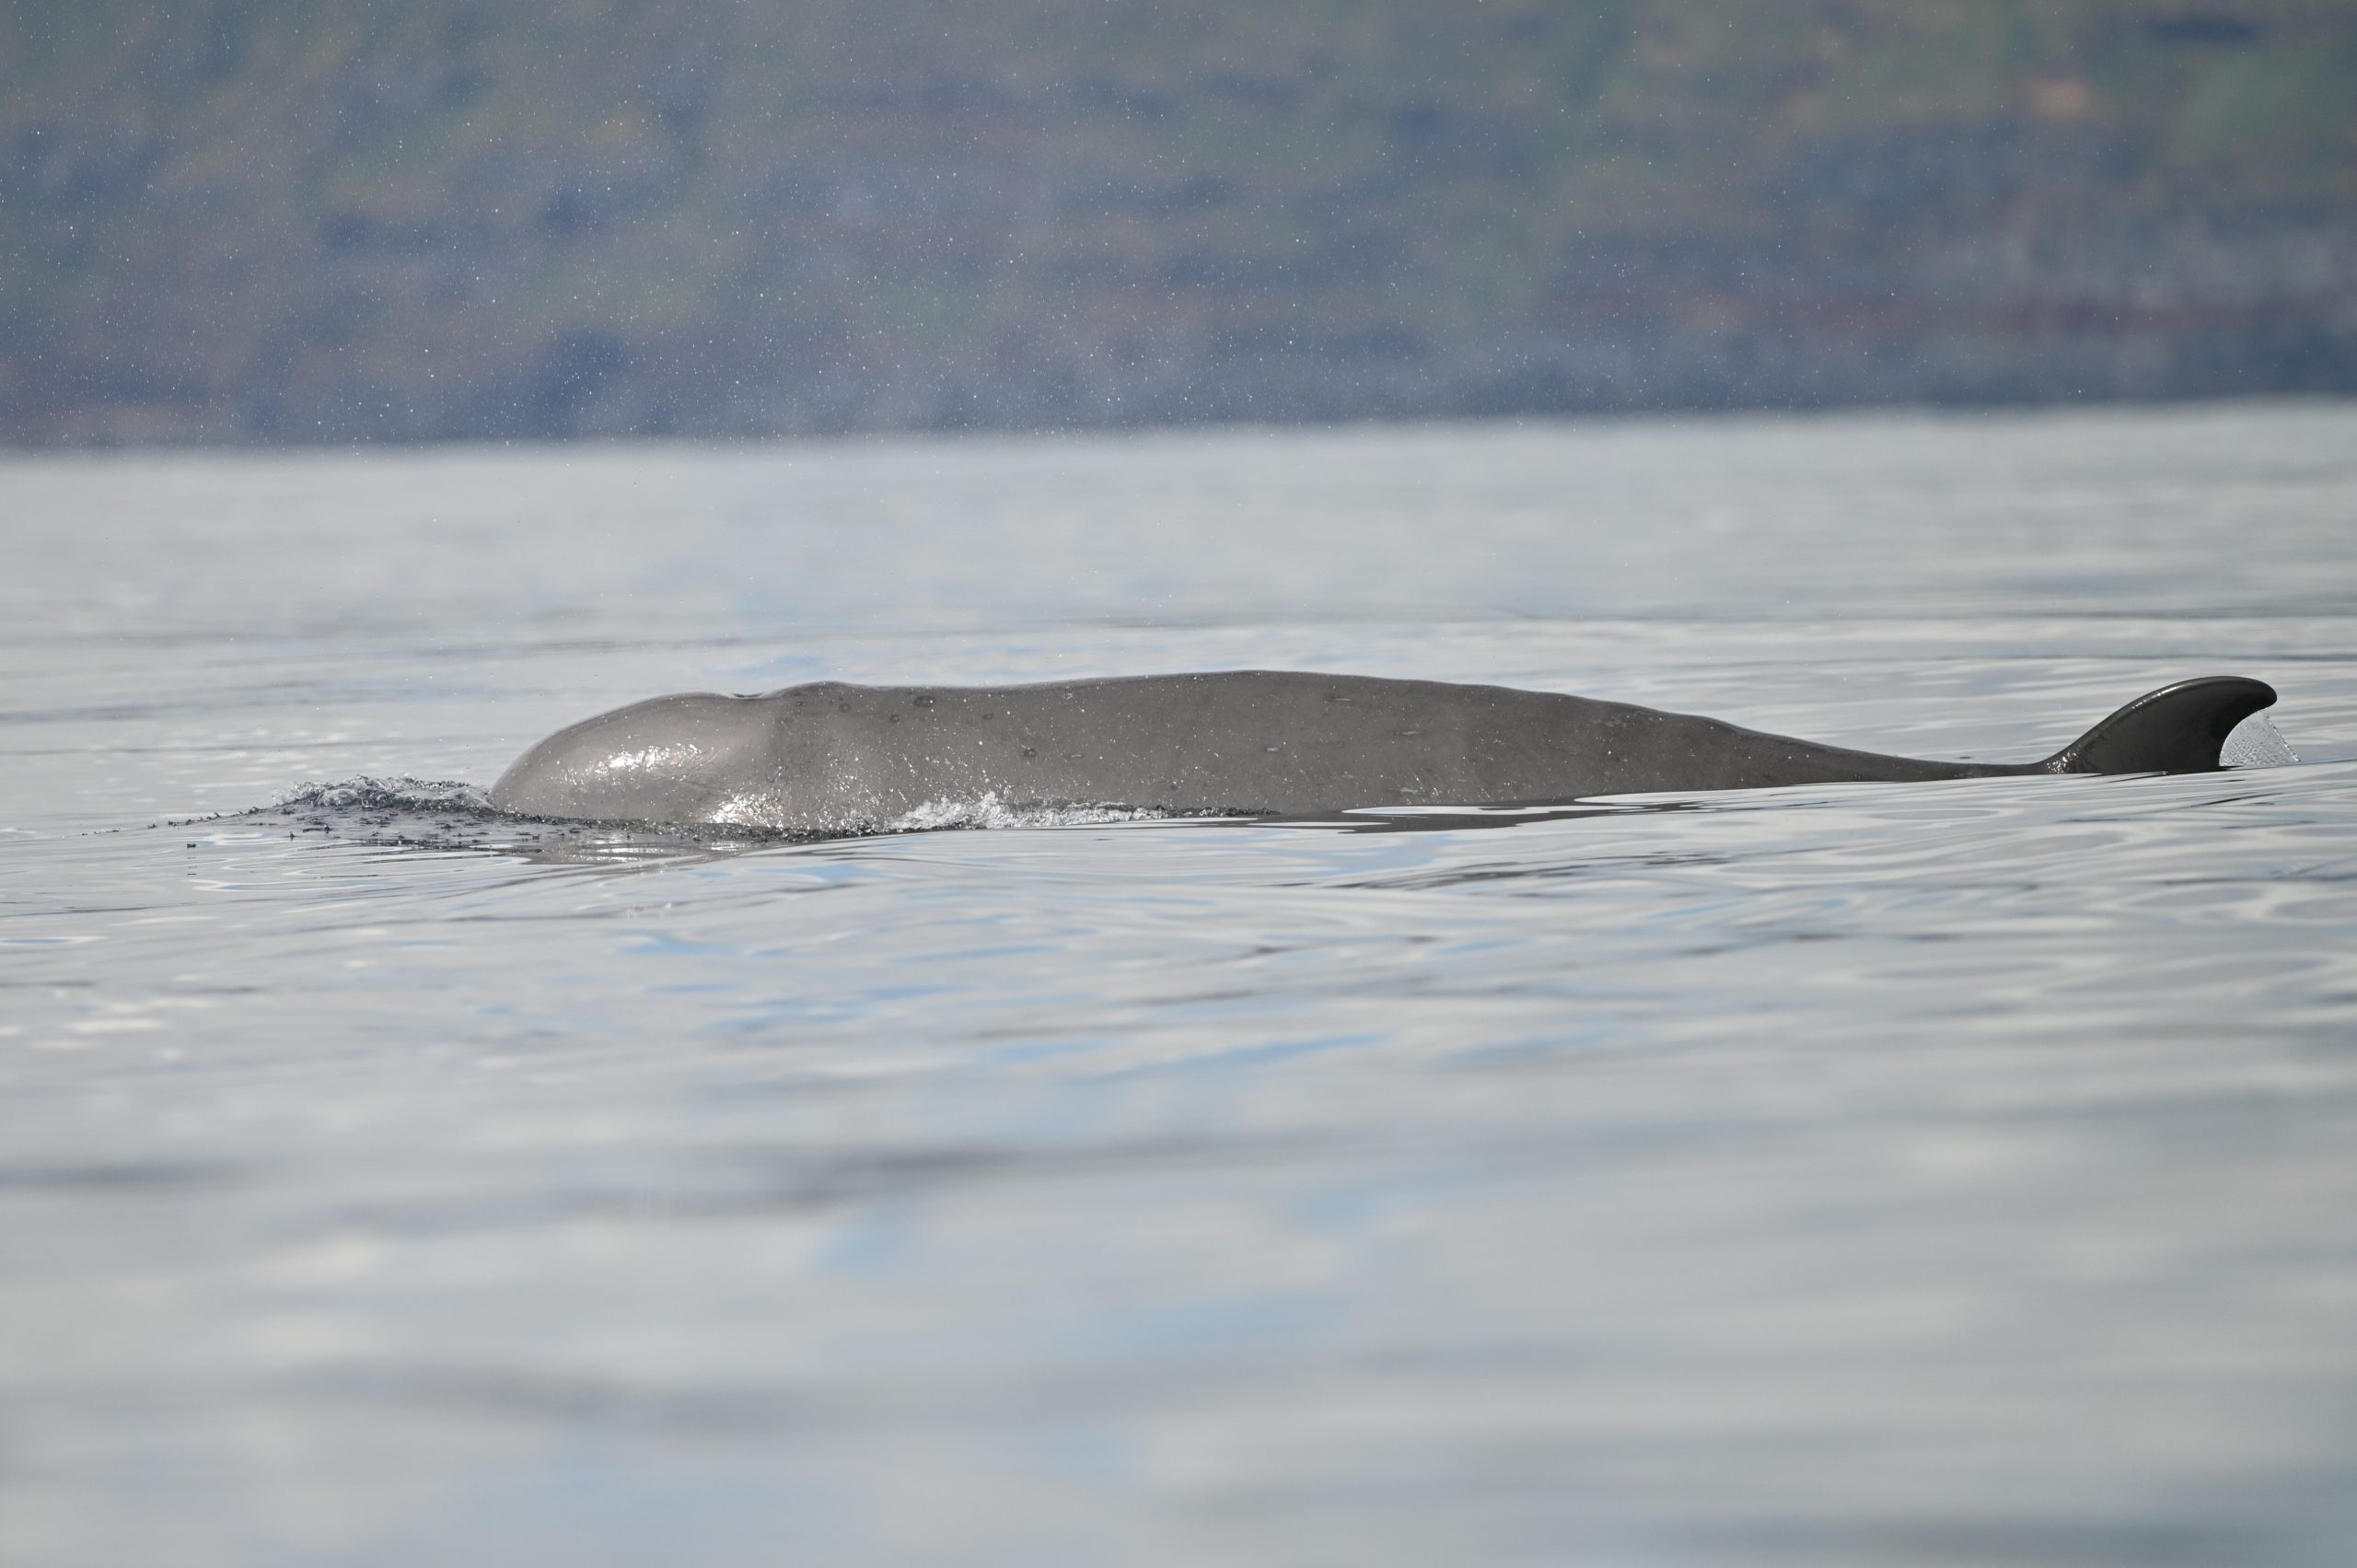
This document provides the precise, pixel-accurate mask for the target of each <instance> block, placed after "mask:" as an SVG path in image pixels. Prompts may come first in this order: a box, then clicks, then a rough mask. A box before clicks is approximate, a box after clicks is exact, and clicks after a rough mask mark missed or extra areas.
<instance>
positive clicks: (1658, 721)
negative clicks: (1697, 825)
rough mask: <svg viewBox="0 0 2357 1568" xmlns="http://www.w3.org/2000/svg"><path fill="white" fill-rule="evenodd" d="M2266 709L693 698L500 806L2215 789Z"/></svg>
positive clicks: (1396, 801)
mask: <svg viewBox="0 0 2357 1568" xmlns="http://www.w3.org/2000/svg"><path fill="white" fill-rule="evenodd" d="M2274 701H2275V692H2274V691H2273V689H2272V688H2270V687H2269V686H2267V685H2265V684H2264V683H2262V682H2260V681H2257V680H2247V679H2240V678H2237V677H2230V676H2212V677H2208V678H2205V679H2199V680H2187V681H2182V682H2179V683H2178V684H2177V685H2175V686H2169V687H2165V688H2163V689H2162V690H2160V691H2154V692H2152V693H2150V694H2149V695H2146V696H2143V697H2139V698H2138V699H2137V700H2136V701H2134V702H2132V703H2129V704H2128V705H2127V706H2126V707H2124V708H2122V709H2120V710H2119V712H2118V713H2115V714H2112V715H2111V716H2110V717H2109V718H2107V719H2105V720H2104V721H2103V722H2102V723H2101V724H2098V725H2096V726H2095V727H2094V728H2093V729H2091V730H2089V731H2087V733H2086V734H2084V735H2083V736H2081V737H2080V738H2078V739H2077V740H2074V741H2073V742H2072V743H2071V744H2070V745H2068V746H2066V747H2064V748H2063V749H2061V750H2060V751H2058V752H2056V753H2055V754H2054V755H2053V756H2051V757H2048V758H2046V759H2044V760H2042V761H2036V762H2023V763H2018V764H1995V763H1983V762H1938V761H1917V760H1915V759H1912V758H1907V757H1883V756H1876V755H1875V754H1874V753H1872V752H1866V751H1849V750H1844V749H1840V748H1839V747H1833V746H1818V745H1815V744H1812V743H1811V742H1808V741H1805V740H1794V739H1790V738H1786V737H1783V736H1780V735H1767V734H1763V733H1761V732H1760V731H1758V730H1750V729H1742V728H1739V727H1737V726H1735V725H1731V724H1724V723H1722V722H1720V721H1719V720H1717V719H1708V718H1696V717H1691V716H1689V715H1687V714H1666V713H1659V712H1656V711H1655V710H1654V709H1651V708H1641V707H1635V706H1632V705H1631V704H1628V703H1607V702H1598V701H1596V700H1593V699H1590V698H1585V697H1571V696H1563V695H1559V694H1556V693H1552V692H1545V691H1517V690H1515V689H1513V688H1510V687H1504V686H1464V685H1454V684H1449V683H1446V682H1442V681H1435V680H1387V679H1375V678H1373V677H1368V676H1353V675H1315V674H1306V673H1300V672H1293V671H1283V670H1228V671H1220V672H1214V673H1206V674H1199V675H1148V676H1130V677H1120V678H1115V679H1104V680H1072V681H1058V682H1053V683H1049V684H1042V685H1034V686H998V687H965V686H850V685H844V684H842V683H840V682H835V681H820V682H818V683H815V684H812V685H808V686H789V687H787V688H786V689H784V691H772V692H769V693H767V694H766V695H763V696H758V697H726V696H721V695H719V694H718V693H715V692H708V691H699V692H688V693H684V694H681V695H679V696H672V697H656V698H652V699H649V700H648V701H646V702H643V703H632V704H631V705H630V706H628V707H624V708H616V709H615V710H614V711H613V712H611V713H609V714H599V715H598V717H596V718H592V719H585V720H583V721H582V722H581V723H579V724H576V725H574V726H570V727H568V728H565V729H561V730H559V731H557V732H556V733H555V734H554V735H552V736H550V737H549V738H547V739H546V740H543V741H541V742H540V744H539V745H538V746H535V747H533V748H532V749H530V750H529V751H527V752H526V753H524V755H523V756H522V757H520V758H518V759H517V761H516V763H515V765H514V766H513V767H511V768H509V769H508V770H507V772H505V773H504V774H502V775H501V777H500V780H499V782H498V783H497V784H493V786H492V792H491V798H492V803H493V805H494V806H497V807H501V808H502V809H505V810H508V811H515V812H520V813H523V814H526V815H529V816H538V817H563V818H575V819H587V820H592V821H637V822H703V823H718V824H735V825H739V826H754V827H763V828H773V829H781V830H807V831H816V832H829V831H837V832H840V831H856V830H861V829H865V828H874V827H878V826H883V825H888V824H889V823H892V822H894V821H896V820H898V819H900V818H902V817H903V816H905V815H906V814H908V813H909V812H911V811H914V810H916V809H917V808H918V807H922V806H923V805H925V804H927V803H929V802H953V801H975V800H981V799H982V798H984V797H985V796H996V797H997V799H999V800H1000V801H1001V802H1004V803H1006V804H1009V805H1017V804H1033V803H1038V804H1052V805H1101V806H1123V807H1150V808H1155V809H1159V810H1165V811H1170V812H1173V813H1180V814H1186V813H1205V814H1209V813H1236V814H1244V815H1251V816H1288V815H1299V814H1303V813H1311V812H1323V811H1334V810H1340V809H1342V808H1346V807H1372V806H1409V805H1459V806H1470V805H1505V804H1532V803H1538V802H1563V801H1570V800H1576V799H1582V798H1585V797H1587V796H1599V795H1624V794H1633V793H1640V792H1644V791H1652V790H1711V789H1752V788H1759V787H1762V786H1766V785H1773V784H1852V783H1866V782H1871V781H1910V780H1922V779H1968V778H1990V777H1994V776H1999V775H2003V774H2013V773H2142V772H2162V773H2178V772H2210V771H2212V770H2214V769H2216V768H2217V767H2218V765H2219V761H2218V754H2219V749H2220V747H2221V746H2222V745H2223V742H2224V740H2225V738H2226V736H2227V734H2228V732H2229V731H2231V730H2232V729H2233V728H2234V727H2235V726H2236V725H2237V724H2239V723H2241V722H2242V721H2243V720H2244V719H2245V718H2247V717H2248V716H2249V715H2250V714H2254V713H2257V712H2258V710H2260V709H2261V708H2264V707H2267V706H2269V705H2270V704H2271V703H2273V702H2274Z"/></svg>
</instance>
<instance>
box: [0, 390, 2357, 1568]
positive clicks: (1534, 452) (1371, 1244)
mask: <svg viewBox="0 0 2357 1568" xmlns="http://www.w3.org/2000/svg"><path fill="white" fill-rule="evenodd" d="M0 528H5V536H0V537H5V540H6V561H7V565H8V570H7V572H6V574H5V575H4V576H0V659H5V668H6V686H5V712H4V713H0V808H4V809H0V900H4V901H0V917H5V918H0V986H5V989H0V1009H5V1011H0V1560H5V1561H6V1562H10V1563H11V1564H14V1563H17V1562H23V1563H52V1562H54V1563H69V1562H70V1563H83V1562H107V1563H134V1562H135V1563H159V1564H180V1563H190V1564H195V1563H224V1564H226V1563H238V1564H251V1563H261V1564H269V1563H294V1562H302V1563H367V1564H377V1563H393V1562H401V1563H411V1562H433V1563H436V1564H446V1563H514V1562H570V1563H586V1562H614V1563H644V1562H689V1561H692V1562H713V1563H725V1562H879V1563H884V1562H894V1563H897V1562H908V1563H918V1562H924V1563H936V1562H957V1563H977V1562H991V1563H1000V1562H1004V1563H1024V1564H1045V1563H1076V1564H1122V1563H1139V1564H1198V1563H1204V1562H1218V1563H1239V1564H1241V1563H1256V1564H1257V1563H1269V1564H1294V1563H1305V1564H1306V1563H1359V1562H1400V1563H1417V1564H1429V1563H1441V1562H1583V1563H1586V1562H1593V1563H1602V1564H1689V1563H1694V1564H1700V1563H1739V1564H1754V1563H1759V1564H1778V1565H1786V1564H1819V1563H1824V1564H1835V1563H1840V1564H1882V1563H1910V1564H1918V1563H1920V1564H1943V1565H1945V1564H1968V1563H1970V1564H1979V1563H2049V1562H2051V1563H2118V1564H2148V1563H2158V1562H2170V1563H2190V1562H2200V1563H2213V1562H2214V1563H2220V1564H2228V1563H2232V1564H2271V1563H2285V1564H2293V1563H2296V1564H2310V1563H2314V1564H2328V1563H2330V1564H2338V1563H2342V1562H2348V1561H2350V1552H2351V1544H2350V1543H2351V1541H2352V1540H2357V1049H2353V1048H2357V761H2352V759H2357V410H2351V408H2349V407H2347V406H2334V405H2318V406H2276V407H2266V406H2260V407H2242V408H2235V409H2185V410H2172V411H2165V412H2137V413H2082V414H2071V415H2050V416H2040V417H2034V418H2006V419H1989V418H1975V419H1964V418H1957V419H1930V418H1918V417H1909V418H1844V419H1813V420H1781V421H1780V420H1747V421H1709V422H1696V423H1688V424H1597V425H1591V426H1585V427H1574V428H1544V427H1539V428H1524V429H1509V428H1429V429H1415V430H1370V431H1364V432H1345V433H1335V434H1295V435H1282V436H1275V435H1252V434H1219V435H1190V436H1164V437H1130V438H1091V439H1088V440H1085V441H1084V440H1072V441H1046V440H1042V441H1036V442H1021V441H1004V440H988V441H984V440H973V441H937V442H910V443H846V444H839V445H810V446H796V447H775V448H755V449H737V450H728V449H720V450H700V449H695V448H687V447H651V448H599V449H585V450H578V451H566V450H556V451H537V450H517V451H501V450H470V451H455V452H431V451H429V452H413V453H379V454H370V455H365V456H317V455H314V456H281V457H250V456H236V457H230V456H173V457H107V458H39V459H36V458H27V457H18V458H12V459H6V460H5V461H0ZM1238 665H1261V666H1275V667H1297V668H1329V669H1339V670H1350V671H1355V672H1359V673H1364V674H1376V675H1402V676H1424V677H1434V678H1442V679H1480V680H1494V681H1501V682H1506V683H1511V684H1517V685H1525V686H1531V687H1543V688H1553V689H1559V690H1565V691H1579V692H1583V693H1586V694H1589V695H1596V696H1605V697H1614V698H1621V699H1628V700H1633V701H1637V702H1642V703H1653V704H1655V705H1660V706H1667V707H1674V708H1678V709H1682V710H1687V711H1699V712H1705V713H1710V714H1717V715H1719V716H1722V717H1726V718H1730V719H1734V720H1736V721H1738V722H1742V723H1747V724H1752V725H1756V726H1763V727H1769V728H1775V729H1782V730H1785V731H1789V732H1793V733H1798V734H1802V735H1806V736H1809V737H1811V738H1819V739H1824V740H1828V741H1834V742H1839V743H1843V744H1848V745H1853V746H1863V747H1871V748H1874V749H1887V750H1901V751H1914V752H1920V753H1922V754H1926V755H1949V756H1978V757H1989V758H1996V757H2005V758H2027V757H2032V756H2037V755H2040V754H2043V753H2044V752H2046V751H2049V750H2051V749H2054V748H2055V747H2057V746H2059V745H2060V744H2061V742H2062V741H2064V740H2066V739H2068V738H2071V737H2072V736H2073V735H2075V734H2077V733H2078V732H2079V731H2080V730H2082V729H2084V727H2085V726H2087V725H2088V724H2089V723H2091V722H2092V721H2093V720H2094V719H2095V718H2096V717H2098V716H2100V715H2101V714H2104V713H2106V712H2108V711H2109V710H2110V709H2111V708H2113V707H2114V706H2116V705H2117V704H2118V703H2121V702H2123V701H2125V700H2126V699H2127V698H2129V697H2131V696H2134V695H2136V694H2138V693H2139V692H2142V691H2145V690H2147V689H2149V688H2152V687H2154V686H2157V685H2160V684H2162V683H2164V682H2165V681H2168V680H2172V679H2178V678H2181V677H2184V676H2189V675H2195V674H2205V673H2244V674H2250V675H2256V676H2258V677H2260V678H2262V679H2268V680H2270V681H2271V682H2273V683H2274V684H2275V685H2276V686H2277V687H2278V688H2279V689H2280V690H2281V691H2282V694H2283V702H2282V705H2281V706H2280V708H2279V709H2278V710H2277V711H2276V713H2275V714H2274V715H2273V716H2274V719H2275V722H2276V724H2277V726H2279V727H2280V728H2281V730H2282V733H2283V734H2284V736H2285V737H2287V738H2288V739H2289V742H2290V744H2291V746H2292V747H2293V749H2296V751H2297V752H2298V754H2299V755H2300V756H2301V757H2302V758H2304V759H2305V761H2301V762H2299V763H2298V764H2296V765H2293V766H2284V767H2275V768H2268V769H2263V770H2247V771H2237V772H2226V773H2221V774H2215V775H2209V776H2202V777H2184V778H2166V779H2164V778H2140V779H2021V780H2012V779H2008V780H1991V781H1978V782H1971V783H1960V784H1915V785H1889V786H1860V787H1849V788H1821V789H1792V790H1779V791H1765V792H1758V793H1749V794H1741V795H1728V796H1687V797H1671V796H1655V797H1643V798H1632V799H1628V800H1622V801H1615V802H1607V803H1600V804H1599V805H1598V806H1597V807H1595V808H1593V809H1589V810H1583V811H1579V812H1574V813H1546V814H1523V815H1514V814H1503V815H1491V816H1486V817H1483V816H1472V815H1467V816H1453V817H1450V816H1445V817H1442V818H1439V819H1432V818H1424V819H1416V818H1413V817H1412V816H1411V817H1402V816H1400V815H1397V814H1394V815H1389V816H1361V817H1357V818H1350V819H1337V820H1336V821H1335V822H1333V823H1330V824H1327V825H1322V826H1300V825H1286V826H1272V825H1254V824H1238V823H1218V822H1213V823H1203V822H1170V821H1159V822H1156V821H1146V822H1127V823H1093V824H1082V825H1070V826H1058V827H1036V826H1013V827H1003V828H1001V829H999V830H990V831H936V832H924V833H909V834H902V835H899V836H890V837H881V838H869V839H859V840H845V841H837V842H822V843H816V844H802V845H795V844H780V843H768V844H762V843H744V842H737V843H731V842H695V841H689V840H682V839H679V838H676V837H667V836H665V835H660V834H644V833H642V834H630V833H618V832H614V831H611V830H598V831H594V832H593V831H575V832H569V833H568V832H564V831H561V830H548V829H533V828H531V827H530V826H529V825H522V824H515V823H510V822H505V821H502V820H501V819H495V818H489V817H485V816H482V814H480V813H478V812H474V811H472V810H470V809H469V808H468V807H467V805H466V800H467V797H466V796H465V794H464V792H462V791H456V790H447V789H446V790H444V791H442V792H441V793H438V794H437V793H435V792H434V791H430V790H424V791H422V790H419V789H417V788H415V787H414V786H409V785H402V786H398V787H397V788H396V789H395V790H394V791H393V793H390V794H385V793H373V792H372V791H371V789H370V788H369V787H367V786H365V785H362V784H354V783H353V782H352V781H355V780H365V779H385V778H395V779H398V778H409V779H415V780H426V781H440V782H442V783H444V784H476V785H481V784H487V783H488V782H489V781H490V780H491V779H492V778H493V776H494V775H495V774H496V773H497V772H498V771H499V770H500V769H501V768H502V767H503V766H504V765H505V763H506V761H509V760H510V759H511V758H512V757H513V756H514V755H515V754H516V753H517V751H518V750H520V749H522V748H523V747H524V746H525V745H526V744H528V742H530V741H531V740H533V739H535V738H538V737H539V736H540V735H541V734H544V733H545V732H547V731H548V730H550V729H552V728H554V727H556V726H558V725H560V724H563V723H565V722H568V721H570V720H572V719H575V718H577V717H581V716H583V715H586V714H589V713H592V712H596V711H598V710H600V709H603V708H606V707H610V706H612V705H614V704H616V703H620V702H623V701H626V700H629V699H632V698H635V697H639V696H644V695H648V694H651V693H654V692H656V691H667V690H679V689H689V688H713V689H718V690H733V691H752V690H761V689H765V688H768V687H773V686H778V685H783V684H786V683H790V682H793V681H798V680H804V679H818V678H842V679H879V680H881V679H890V680H905V681H924V682H946V681H957V680H967V679H970V680H974V681H985V680H1013V679H1037V678H1050V677H1069V676H1080V675H1096V674H1115V673H1123V672H1136V671H1147V670H1157V669H1175V668H1211V667H1220V666H1238ZM306 784H331V785H335V786H337V787H336V788H333V789H330V790H327V791H324V792H321V791H313V792H312V793H310V794H308V795H300V794H298V791H300V790H302V788H303V786H305V785H306ZM282 801H288V802H291V804H287V805H284V806H279V805H277V804H275V803H278V802H282ZM256 808H265V809H256ZM972 815H973V816H974V818H975V819H977V820H993V818H991V816H990V814H989V813H987V812H981V813H975V814H972ZM1435 820H1437V821H1439V822H1440V824H1441V825H1440V826H1438V827H1435V826H1434V821H1435ZM1410 829H1417V830H1410Z"/></svg>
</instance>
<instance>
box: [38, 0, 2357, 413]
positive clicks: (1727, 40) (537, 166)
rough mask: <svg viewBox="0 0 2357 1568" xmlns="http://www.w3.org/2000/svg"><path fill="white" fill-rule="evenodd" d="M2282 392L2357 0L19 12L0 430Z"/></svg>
mask: <svg viewBox="0 0 2357 1568" xmlns="http://www.w3.org/2000/svg"><path fill="white" fill-rule="evenodd" d="M2293 389H2334V390H2343V391H2348V390H2357V4H2351V3H2348V0H2339V3H2329V4H2328V3H2323V0H2214V3H2209V4H2202V3H2199V0H2188V3H2185V4H2130V3H2126V0H1626V3H1611V0H1602V3H1595V4H1573V3H1569V0H1564V3H1556V0H1359V3H1355V4H1351V3H1343V0H399V3H376V4H368V3H362V0H188V3H185V4H172V5H162V4H157V3H155V0H19V3H18V4H17V5H16V6H15V7H14V8H13V9H11V10H6V11H0V440H7V441H13V442H17V443H49V442H77V441H109V440H186V439H199V440H225V441H235V440H258V441H311V440H347V439H355V438H356V439H379V438H384V439H420V438H436V437H452V436H565V435H602V434H614V433H624V432H689V433H697V434H714V435H727V434H767V433H773V432H785V431H801V430H832V429H847V428H866V427H894V426H946V425H964V424H981V425H1018V426H1032V425H1072V424H1120V423H1141V422H1161V421H1190V420H1201V419H1213V418H1270V419H1293V418H1326V417H1349V416H1360V415H1372V414H1393V413H1403V414H1404V413H1455V412H1489V411H1514V410H1565V409H1627V408H1655V407H1673V406H1678V407H1692V406H1719V405H1733V404H1766V405H1806V404H1819V403H1829V402H1846V401H1875V400H1885V399H1904V400H1935V401H2009V400H2042V399H2062V398H2113V397H2129V398H2141V397H2169V396H2179V395H2189V394H2206V393H2221V392H2237V391H2253V390H2293Z"/></svg>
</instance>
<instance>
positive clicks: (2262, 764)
mask: <svg viewBox="0 0 2357 1568" xmlns="http://www.w3.org/2000/svg"><path fill="white" fill-rule="evenodd" d="M2299 760H2300V759H2299V755H2298V753H2296V752H2294V751H2293V749H2292V747H2291V743H2290V742H2288V741H2286V740H2285V739H2284V738H2283V735H2282V731H2280V730H2278V729H2277V728H2276V727H2275V726H2273V725H2271V724H2270V723H2268V722H2267V715H2266V714H2251V716H2250V717H2248V718H2247V719H2245V720H2243V722H2242V723H2240V724H2238V725H2236V726H2235V732H2234V733H2233V734H2232V735H2229V736H2228V737H2226V743H2225V745H2223V746H2222V747H2220V748H2219V749H2218V761H2220V762H2221V763H2223V765H2225V766H2226V767H2229V768H2282V767H2286V766H2289V765H2290V764H2291V763H2293V762H2296V761H2299Z"/></svg>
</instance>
